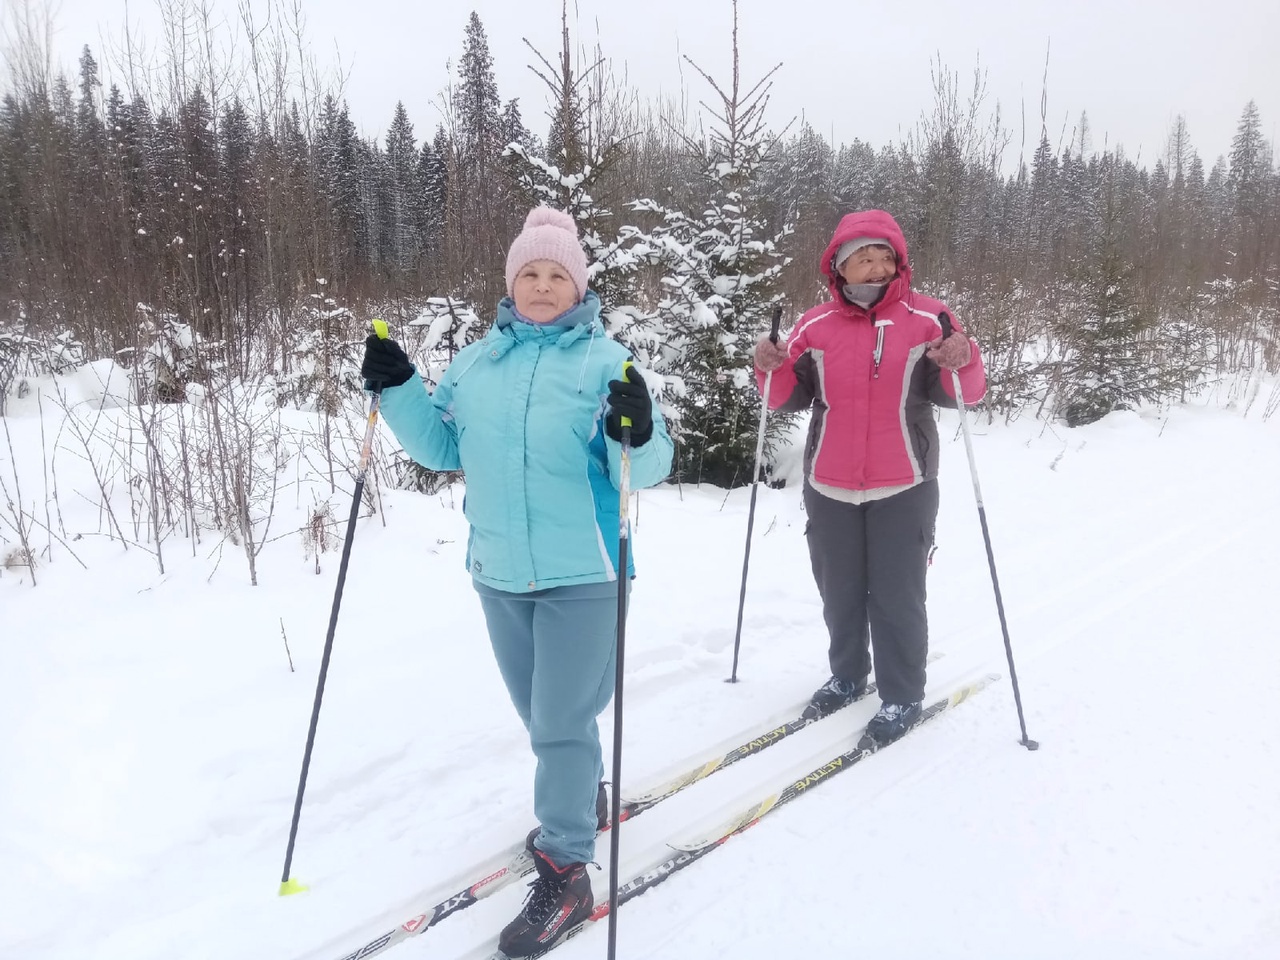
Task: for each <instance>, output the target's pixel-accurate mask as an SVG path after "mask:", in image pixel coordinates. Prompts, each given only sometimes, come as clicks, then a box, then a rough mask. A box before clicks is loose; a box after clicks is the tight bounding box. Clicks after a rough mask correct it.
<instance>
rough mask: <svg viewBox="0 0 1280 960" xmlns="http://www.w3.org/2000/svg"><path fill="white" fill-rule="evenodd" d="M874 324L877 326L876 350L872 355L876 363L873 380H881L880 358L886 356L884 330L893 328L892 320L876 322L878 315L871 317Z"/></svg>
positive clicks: (872, 372)
mask: <svg viewBox="0 0 1280 960" xmlns="http://www.w3.org/2000/svg"><path fill="white" fill-rule="evenodd" d="M871 320H872V322H874V323H875V325H876V349H875V352H874V353H873V354H872V355H871V356H872V358H873V360H874V361H875V363H874V366H873V367H872V369H871V377H872V379H873V380H879V379H880V358H881V357H883V356H884V328H885V327H891V326H893V321H892V320H876V315H875V314H874V313H873V314H872V315H871Z"/></svg>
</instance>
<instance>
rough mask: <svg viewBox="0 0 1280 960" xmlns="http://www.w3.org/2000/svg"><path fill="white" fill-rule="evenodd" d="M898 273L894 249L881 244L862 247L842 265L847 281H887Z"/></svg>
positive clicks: (841, 273) (845, 280) (841, 272)
mask: <svg viewBox="0 0 1280 960" xmlns="http://www.w3.org/2000/svg"><path fill="white" fill-rule="evenodd" d="M897 273H898V260H897V258H896V257H894V255H893V251H892V250H890V249H889V248H888V247H882V246H880V245H879V244H876V245H874V246H867V247H860V248H859V249H857V250H855V251H853V253H851V254H849V256H848V258H847V259H846V260H845V262H844V263H842V264H841V265H840V276H842V277H844V282H845V283H887V282H888V281H890V280H892V279H893V278H894V276H896V275H897Z"/></svg>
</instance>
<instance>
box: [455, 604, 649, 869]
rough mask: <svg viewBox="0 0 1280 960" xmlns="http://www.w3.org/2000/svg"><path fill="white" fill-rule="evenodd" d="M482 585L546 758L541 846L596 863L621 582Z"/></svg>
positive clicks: (510, 674)
mask: <svg viewBox="0 0 1280 960" xmlns="http://www.w3.org/2000/svg"><path fill="white" fill-rule="evenodd" d="M473 583H474V581H473ZM630 586H631V585H630V583H628V584H627V588H628V590H630ZM475 588H476V592H477V593H478V594H479V595H480V604H481V606H482V607H483V608H484V616H485V621H486V623H487V624H488V627H489V640H490V642H491V643H492V644H493V653H494V656H495V657H497V660H498V669H499V670H500V671H501V673H502V679H503V680H504V681H505V682H506V685H507V692H508V693H509V694H510V695H511V702H512V703H513V704H514V705H515V708H516V712H517V713H518V714H520V719H521V720H523V721H524V725H525V727H526V728H527V729H528V731H529V743H530V745H531V746H532V747H533V753H534V756H536V757H537V758H538V769H537V773H536V774H535V777H534V782H533V812H534V815H535V816H536V817H537V818H538V823H540V824H541V825H542V831H541V833H540V834H539V835H538V839H537V841H536V846H537V847H538V849H539V850H542V851H543V852H544V853H546V854H547V856H548V857H550V858H551V860H552V861H553V862H554V863H555V864H556V865H557V866H564V865H566V864H569V863H577V862H583V863H589V862H590V861H591V860H593V859H594V857H595V838H596V793H597V791H598V789H599V784H600V781H601V780H602V779H603V778H604V761H603V759H602V754H601V750H600V730H599V728H598V727H597V726H596V717H597V716H599V715H600V712H601V711H602V710H604V708H605V707H606V706H608V703H609V699H610V697H612V696H613V680H614V670H615V669H616V663H617V660H616V654H617V625H618V585H617V583H585V584H574V585H572V586H566V587H552V588H550V589H548V590H537V591H534V592H532V593H508V592H506V591H504V590H495V589H494V588H492V587H489V586H486V585H484V584H481V583H475Z"/></svg>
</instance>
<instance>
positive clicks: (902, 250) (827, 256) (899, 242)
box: [818, 210, 911, 303]
mask: <svg viewBox="0 0 1280 960" xmlns="http://www.w3.org/2000/svg"><path fill="white" fill-rule="evenodd" d="M857 237H884V238H885V239H886V240H888V241H889V243H890V245H891V246H892V247H893V252H894V253H896V254H897V255H898V275H897V276H896V277H894V278H893V279H892V280H890V281H889V289H888V290H886V291H885V295H884V298H883V299H884V300H900V299H902V297H904V296H905V295H906V293H907V291H909V290H910V289H911V263H910V261H908V259H907V240H906V237H904V236H903V235H902V228H901V227H900V226H898V221H897V220H895V219H893V217H892V215H890V214H888V213H886V212H885V211H883V210H862V211H859V212H858V213H847V214H845V215H844V216H843V217H842V218H841V219H840V224H839V226H837V227H836V232H835V234H834V235H833V236H832V237H831V242H830V243H828V244H827V249H826V250H824V251H822V262H821V263H819V264H818V267H819V269H821V270H822V273H823V275H824V276H825V277H826V278H827V286H829V287H830V288H831V295H832V296H833V297H835V299H836V300H837V301H839V302H840V303H848V301H847V300H846V299H845V297H844V294H843V293H842V292H841V291H842V289H843V287H844V280H843V278H842V277H841V276H840V275H839V274H838V273H836V272H835V270H834V269H833V268H832V266H831V260H832V258H834V257H835V255H836V251H837V250H839V249H840V245H841V244H843V243H847V242H848V241H850V240H853V239H856V238H857ZM882 302H883V301H882Z"/></svg>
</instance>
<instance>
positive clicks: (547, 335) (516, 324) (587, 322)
mask: <svg viewBox="0 0 1280 960" xmlns="http://www.w3.org/2000/svg"><path fill="white" fill-rule="evenodd" d="M593 332H594V333H595V335H596V336H599V335H601V334H603V333H604V324H603V323H601V321H600V298H599V297H598V296H596V294H595V293H594V292H593V291H591V290H588V291H587V295H586V296H585V297H583V298H582V302H581V303H579V304H578V305H577V306H576V307H573V308H572V309H571V310H569V311H568V312H567V313H565V314H564V315H563V316H561V317H560V318H558V319H557V320H556V321H555V322H554V323H550V324H546V325H540V324H536V323H527V322H525V321H523V320H521V319H519V317H518V316H517V314H516V311H515V303H514V302H513V301H512V299H511V298H510V297H503V299H502V301H501V302H500V303H499V304H498V315H497V318H496V319H495V320H494V323H493V326H492V327H490V328H489V332H488V333H487V334H485V337H484V344H485V346H486V347H487V348H488V350H487V352H488V355H489V357H490V359H494V360H496V359H497V358H499V357H501V356H503V355H504V354H505V353H506V352H507V351H508V350H510V349H511V348H512V347H514V346H515V345H516V344H518V343H525V342H531V341H538V340H542V341H547V342H554V343H555V345H556V346H558V347H562V348H563V347H568V346H569V345H571V344H573V343H576V342H577V341H578V340H580V339H582V338H583V337H584V336H590V335H591V334H592V333H593Z"/></svg>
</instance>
